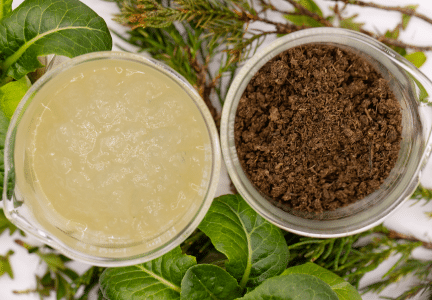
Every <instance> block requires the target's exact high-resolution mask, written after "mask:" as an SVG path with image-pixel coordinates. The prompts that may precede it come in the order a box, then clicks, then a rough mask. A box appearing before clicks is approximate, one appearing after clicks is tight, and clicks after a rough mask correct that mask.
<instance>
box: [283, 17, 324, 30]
mask: <svg viewBox="0 0 432 300" xmlns="http://www.w3.org/2000/svg"><path fill="white" fill-rule="evenodd" d="M284 17H285V19H287V20H288V21H290V22H292V23H293V24H295V25H297V26H310V27H323V26H324V25H323V24H321V23H320V22H318V21H317V20H315V19H314V18H311V17H309V16H300V15H285V16H284Z"/></svg>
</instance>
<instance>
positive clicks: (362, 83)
mask: <svg viewBox="0 0 432 300" xmlns="http://www.w3.org/2000/svg"><path fill="white" fill-rule="evenodd" d="M401 110H402V109H401V107H400V104H399V103H398V101H397V99H396V97H395V96H394V94H393V92H392V91H391V89H390V87H389V83H388V82H387V81H386V80H385V79H384V78H383V77H382V75H381V74H380V73H379V72H378V71H377V70H376V69H375V68H374V67H373V66H372V65H371V64H370V63H369V62H367V61H366V60H365V59H364V58H362V57H361V56H359V55H358V54H355V53H353V52H350V51H347V50H344V49H341V48H338V47H335V46H329V45H322V44H308V45H304V46H299V47H295V48H291V49H289V50H287V51H285V52H283V53H281V54H279V55H278V56H276V57H274V58H273V59H272V60H270V61H269V62H268V63H266V64H265V65H264V66H263V67H262V68H261V69H260V70H259V71H258V72H257V73H256V74H255V75H254V76H253V78H252V79H251V81H250V82H249V84H248V86H247V88H246V90H245V92H244V93H243V95H242V97H241V99H240V102H239V105H238V108H237V112H236V119H235V127H234V132H235V144H236V149H237V153H238V157H239V159H240V162H241V165H242V167H243V169H244V171H245V173H246V174H247V176H248V177H249V179H250V180H251V181H252V183H253V184H254V185H255V186H256V188H257V189H258V190H260V191H261V192H262V193H263V194H264V195H266V196H267V197H269V198H270V199H271V202H272V203H273V204H275V205H277V206H279V207H281V208H282V209H285V210H298V211H307V212H312V213H321V212H323V211H332V210H335V209H337V208H340V207H343V206H346V205H349V204H351V203H353V202H355V201H357V200H359V199H362V198H364V197H365V196H367V195H368V194H370V193H372V192H373V191H375V190H377V189H378V188H379V186H380V185H381V184H382V183H383V181H384V179H385V178H386V177H387V176H388V175H389V173H390V171H391V170H392V168H393V167H394V165H395V163H396V161H397V158H398V154H399V150H400V142H401V133H402V125H401V121H402V114H401Z"/></svg>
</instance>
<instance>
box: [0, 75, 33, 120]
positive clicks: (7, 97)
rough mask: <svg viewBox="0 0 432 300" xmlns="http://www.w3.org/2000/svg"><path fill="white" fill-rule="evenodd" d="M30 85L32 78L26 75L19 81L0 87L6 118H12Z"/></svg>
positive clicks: (2, 107)
mask: <svg viewBox="0 0 432 300" xmlns="http://www.w3.org/2000/svg"><path fill="white" fill-rule="evenodd" d="M30 86H31V82H30V80H29V79H28V78H27V76H24V77H22V78H21V79H20V80H18V81H12V82H9V83H7V84H5V85H4V86H2V87H0V108H1V110H2V111H3V113H4V115H5V117H6V118H8V119H9V120H10V119H11V118H12V115H13V113H14V111H15V109H16V108H17V106H18V103H19V102H20V101H21V99H22V98H23V97H24V95H25V93H26V92H27V90H28V89H29V88H30Z"/></svg>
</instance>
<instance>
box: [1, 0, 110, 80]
mask: <svg viewBox="0 0 432 300" xmlns="http://www.w3.org/2000/svg"><path fill="white" fill-rule="evenodd" d="M111 47H112V39H111V35H110V33H109V31H108V28H107V25H106V23H105V21H104V20H103V19H102V18H101V17H99V16H98V15H97V14H96V13H95V12H94V11H93V10H91V9H90V8H89V7H88V6H86V5H85V4H83V3H81V1H79V0H68V1H64V0H26V1H24V2H23V3H22V4H21V5H20V6H19V7H17V8H16V9H15V10H13V11H12V14H10V15H9V16H8V17H6V18H4V19H2V20H1V21H0V61H1V62H2V63H1V69H2V72H3V75H4V73H6V74H7V75H8V76H10V77H13V78H15V79H20V78H21V77H23V76H24V75H26V74H27V73H28V72H31V71H34V70H36V69H37V68H39V67H41V64H40V62H39V61H38V60H37V57H38V56H46V55H48V54H57V55H64V56H67V57H74V56H77V55H81V54H84V53H88V52H93V51H102V50H110V49H111Z"/></svg>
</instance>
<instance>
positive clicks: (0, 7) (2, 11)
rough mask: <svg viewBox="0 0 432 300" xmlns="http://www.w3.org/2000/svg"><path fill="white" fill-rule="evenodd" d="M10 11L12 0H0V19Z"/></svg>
mask: <svg viewBox="0 0 432 300" xmlns="http://www.w3.org/2000/svg"><path fill="white" fill-rule="evenodd" d="M11 12H12V0H2V1H0V20H1V19H3V18H5V17H7V16H8V15H10V13H11Z"/></svg>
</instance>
